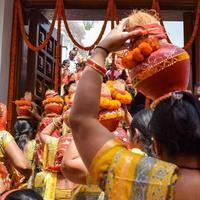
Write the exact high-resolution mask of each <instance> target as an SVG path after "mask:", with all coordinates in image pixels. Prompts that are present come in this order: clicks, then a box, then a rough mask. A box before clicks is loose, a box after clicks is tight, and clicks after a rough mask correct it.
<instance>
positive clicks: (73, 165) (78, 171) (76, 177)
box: [61, 140, 87, 184]
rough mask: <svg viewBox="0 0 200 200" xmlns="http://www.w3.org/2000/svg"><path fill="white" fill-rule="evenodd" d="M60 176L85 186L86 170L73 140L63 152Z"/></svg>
mask: <svg viewBox="0 0 200 200" xmlns="http://www.w3.org/2000/svg"><path fill="white" fill-rule="evenodd" d="M61 171H62V174H63V175H64V176H65V177H66V178H67V179H69V180H70V181H72V182H73V183H78V184H86V174H87V169H86V167H85V165H84V163H83V161H82V159H81V157H80V155H79V153H78V151H77V148H76V145H75V143H74V140H72V141H71V143H70V145H69V147H68V148H67V149H66V150H65V153H64V157H63V160H62V164H61Z"/></svg>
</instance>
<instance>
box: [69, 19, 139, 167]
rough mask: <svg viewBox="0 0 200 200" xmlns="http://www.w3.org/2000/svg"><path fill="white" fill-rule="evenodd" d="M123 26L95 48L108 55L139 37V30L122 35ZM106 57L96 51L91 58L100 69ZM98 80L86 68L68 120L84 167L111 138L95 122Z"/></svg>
mask: <svg viewBox="0 0 200 200" xmlns="http://www.w3.org/2000/svg"><path fill="white" fill-rule="evenodd" d="M125 25H126V22H123V23H121V24H120V25H118V26H117V27H116V28H115V29H113V30H112V31H111V32H110V34H108V36H107V37H106V38H105V39H104V40H103V41H102V42H101V43H100V44H99V46H101V47H104V48H106V49H107V50H108V51H109V52H111V51H115V50H117V49H119V48H121V47H122V45H123V44H124V42H125V41H126V40H128V39H130V38H133V37H135V36H138V35H139V34H140V32H139V31H133V32H129V33H128V32H123V30H124V27H125ZM106 57H107V53H106V51H104V50H103V49H101V48H96V49H95V50H94V51H93V54H92V58H91V59H92V60H93V61H94V62H96V63H98V65H101V66H104V65H105V59H106ZM102 78H103V77H102V75H100V74H99V73H98V72H97V71H96V70H94V69H92V68H90V67H89V66H87V67H86V69H85V70H84V72H83V74H82V77H81V79H80V81H79V84H78V88H77V91H76V95H75V99H74V103H73V106H72V110H71V114H70V118H69V121H70V126H71V128H72V133H73V137H74V140H75V143H76V146H77V148H78V151H79V153H80V155H81V157H82V159H83V162H84V163H85V165H86V167H87V168H89V166H90V164H91V161H92V159H93V158H94V156H95V155H96V153H97V152H98V150H99V149H100V148H101V147H102V146H103V145H104V144H105V143H106V142H107V141H108V140H110V139H111V138H112V137H113V136H112V134H110V133H109V131H108V130H107V129H106V128H105V127H104V126H102V125H101V124H100V123H99V121H98V120H97V116H98V112H99V100H100V91H101V83H102Z"/></svg>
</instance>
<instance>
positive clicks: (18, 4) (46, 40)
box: [16, 0, 61, 51]
mask: <svg viewBox="0 0 200 200" xmlns="http://www.w3.org/2000/svg"><path fill="white" fill-rule="evenodd" d="M59 2H60V0H57V1H56V8H55V12H54V15H53V19H52V23H51V25H50V29H49V32H48V34H47V36H46V38H45V40H44V41H43V43H42V44H40V45H39V46H34V45H33V44H32V43H31V42H30V40H29V38H28V36H27V34H26V31H25V28H24V19H23V14H22V6H21V0H16V3H17V16H18V18H19V25H20V31H21V34H22V37H23V39H24V41H25V43H26V45H27V46H28V48H29V49H31V50H32V51H39V50H41V49H44V48H45V46H46V45H47V44H48V42H49V40H50V38H51V35H52V33H53V30H54V27H55V22H56V18H57V15H58V12H59V9H61V8H60V7H59Z"/></svg>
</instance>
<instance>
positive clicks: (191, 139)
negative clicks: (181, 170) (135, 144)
mask: <svg viewBox="0 0 200 200" xmlns="http://www.w3.org/2000/svg"><path fill="white" fill-rule="evenodd" d="M149 127H150V131H151V133H152V134H153V135H154V137H155V139H156V141H157V142H158V144H160V146H161V148H163V149H164V150H165V151H166V153H167V154H168V155H169V156H176V155H199V154H200V102H199V101H198V99H197V98H196V97H195V96H193V95H192V94H190V93H187V92H175V93H173V94H172V96H171V97H169V98H167V99H165V100H163V101H161V102H160V103H159V104H158V105H157V107H156V109H155V112H154V113H153V117H152V120H151V122H150V126H149Z"/></svg>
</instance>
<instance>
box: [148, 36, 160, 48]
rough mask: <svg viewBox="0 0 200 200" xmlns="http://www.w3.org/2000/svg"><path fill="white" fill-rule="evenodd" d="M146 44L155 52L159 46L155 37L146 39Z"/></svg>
mask: <svg viewBox="0 0 200 200" xmlns="http://www.w3.org/2000/svg"><path fill="white" fill-rule="evenodd" d="M148 43H149V44H150V46H151V48H152V49H153V51H156V50H158V49H159V47H160V44H159V40H158V39H157V38H155V37H152V38H149V39H148Z"/></svg>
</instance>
